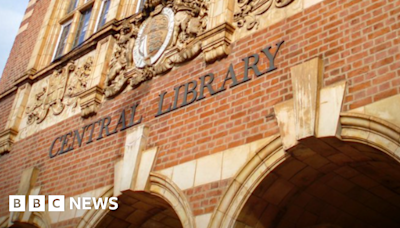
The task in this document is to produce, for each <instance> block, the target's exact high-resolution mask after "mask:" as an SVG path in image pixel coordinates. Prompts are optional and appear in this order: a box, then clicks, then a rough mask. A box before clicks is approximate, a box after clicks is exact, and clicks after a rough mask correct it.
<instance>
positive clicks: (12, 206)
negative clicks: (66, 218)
mask: <svg viewBox="0 0 400 228" xmlns="http://www.w3.org/2000/svg"><path fill="white" fill-rule="evenodd" d="M25 201H26V196H24V195H10V196H9V211H10V212H22V211H26V203H25ZM64 207H65V196H63V195H50V196H49V211H64ZM28 210H29V211H45V210H46V196H44V195H30V196H29V197H28Z"/></svg>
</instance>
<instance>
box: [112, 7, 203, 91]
mask: <svg viewBox="0 0 400 228" xmlns="http://www.w3.org/2000/svg"><path fill="white" fill-rule="evenodd" d="M208 7H209V0H176V1H171V0H167V1H161V0H150V1H147V2H146V4H145V7H144V12H143V13H142V15H141V16H140V17H139V18H135V19H134V20H133V22H129V20H126V21H125V22H124V23H123V24H122V25H121V30H120V34H118V35H117V36H116V37H115V38H116V44H115V47H114V54H113V57H112V58H111V61H110V68H109V71H108V74H107V79H106V85H105V95H106V97H113V96H116V95H118V94H119V93H121V92H122V91H123V90H124V89H125V88H126V87H127V86H128V85H130V86H131V87H136V86H138V85H139V84H140V83H142V82H143V81H146V80H150V79H151V78H153V77H154V76H156V75H159V74H164V73H166V72H168V71H170V70H171V69H172V68H174V67H175V66H176V65H178V64H181V63H183V62H185V61H188V60H191V59H193V58H195V57H196V56H198V55H199V54H200V53H201V52H202V50H203V48H202V42H203V41H202V36H201V34H203V33H204V32H205V31H206V29H207V20H208ZM132 56H133V58H132Z"/></svg>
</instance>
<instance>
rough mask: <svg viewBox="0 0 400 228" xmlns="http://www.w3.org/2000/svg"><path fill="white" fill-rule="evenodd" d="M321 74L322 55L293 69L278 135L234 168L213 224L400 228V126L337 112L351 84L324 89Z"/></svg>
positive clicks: (221, 227)
mask: <svg viewBox="0 0 400 228" xmlns="http://www.w3.org/2000/svg"><path fill="white" fill-rule="evenodd" d="M322 71H323V67H322V61H321V60H320V59H312V60H310V61H308V62H305V63H303V64H300V65H298V66H295V67H293V68H292V69H291V74H292V85H293V99H292V100H288V101H285V102H282V103H280V104H278V105H276V106H275V107H274V109H275V114H276V117H277V121H278V124H279V128H280V134H279V135H277V136H276V137H275V138H273V139H272V140H271V141H269V142H267V143H266V144H265V145H264V147H262V148H261V149H260V150H259V151H258V153H256V155H255V156H254V157H253V158H252V159H251V160H250V161H249V162H248V163H247V164H246V165H245V166H244V167H243V168H242V169H241V170H240V171H239V172H238V173H237V175H236V177H235V178H234V179H233V181H232V183H231V184H230V186H229V187H228V189H227V191H226V193H225V194H224V196H223V197H222V199H221V201H220V203H219V205H218V206H217V208H216V210H215V211H214V214H213V216H212V218H211V222H210V225H209V226H208V227H209V228H231V227H238V228H239V227H245V228H251V227H274V228H275V227H276V228H281V227H285V228H286V227H313V226H314V227H343V228H346V227H360V226H361V227H399V226H400V225H399V224H400V221H399V219H398V218H397V216H396V215H397V214H396V213H398V212H400V208H399V206H400V175H399V174H397V173H400V172H398V171H400V158H399V154H400V141H399V140H400V128H399V127H397V126H394V125H393V124H391V123H388V122H386V121H384V120H381V119H378V118H375V117H371V116H366V115H360V114H353V113H340V111H341V107H342V102H343V97H344V93H345V88H346V83H345V82H339V83H336V84H334V85H331V86H328V87H325V88H322V76H323V74H322ZM328 209H330V210H331V213H327V212H326V210H328ZM323 212H324V213H327V214H328V215H327V216H328V217H329V216H333V215H332V214H334V213H333V212H335V213H336V215H337V217H335V218H326V217H324V214H323ZM299 216H301V217H299Z"/></svg>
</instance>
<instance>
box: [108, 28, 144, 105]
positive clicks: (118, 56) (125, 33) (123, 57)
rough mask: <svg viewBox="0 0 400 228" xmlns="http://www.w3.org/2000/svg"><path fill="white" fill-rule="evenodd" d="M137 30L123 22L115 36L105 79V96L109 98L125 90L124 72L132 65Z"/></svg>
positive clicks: (126, 79)
mask: <svg viewBox="0 0 400 228" xmlns="http://www.w3.org/2000/svg"><path fill="white" fill-rule="evenodd" d="M137 34H138V29H137V27H136V26H133V24H132V23H130V22H129V21H124V22H123V24H122V27H121V30H120V33H119V34H117V35H115V39H116V44H115V47H114V53H113V57H112V58H111V61H110V65H109V70H108V74H107V78H106V82H105V85H106V89H105V95H106V96H107V97H111V96H114V95H116V94H117V93H119V92H121V91H122V90H123V89H125V87H126V85H127V81H128V78H127V77H125V72H126V71H127V69H128V68H129V67H130V66H131V65H132V62H133V60H132V54H131V50H132V49H133V46H134V45H135V40H136V38H137Z"/></svg>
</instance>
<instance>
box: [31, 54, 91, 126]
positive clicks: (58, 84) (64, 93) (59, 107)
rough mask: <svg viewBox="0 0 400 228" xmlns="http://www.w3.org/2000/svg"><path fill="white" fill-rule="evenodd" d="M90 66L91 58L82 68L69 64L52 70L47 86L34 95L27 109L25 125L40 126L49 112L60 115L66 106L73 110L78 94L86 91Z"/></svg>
mask: <svg viewBox="0 0 400 228" xmlns="http://www.w3.org/2000/svg"><path fill="white" fill-rule="evenodd" d="M92 65H93V58H92V57H89V58H87V60H86V62H85V64H84V65H83V66H82V67H79V68H77V67H76V66H75V64H74V63H73V62H70V63H68V64H67V66H65V67H63V68H61V69H56V70H54V71H53V73H52V74H51V75H50V76H49V78H48V83H47V85H46V86H43V87H42V88H41V89H40V91H39V92H37V93H36V94H34V99H33V101H31V102H30V103H31V105H29V106H28V107H27V109H26V114H27V123H28V124H29V125H31V124H33V123H36V124H40V123H42V122H43V121H44V120H45V118H46V117H47V115H48V113H49V112H50V111H51V112H52V113H53V115H60V114H61V113H62V112H63V111H64V109H65V107H66V106H72V108H75V107H76V106H77V102H78V96H79V94H81V93H82V92H84V91H86V90H87V82H88V79H89V76H90V74H91V71H92ZM72 74H73V75H72ZM71 75H72V76H71Z"/></svg>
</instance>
